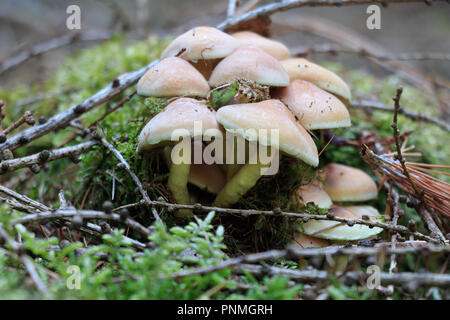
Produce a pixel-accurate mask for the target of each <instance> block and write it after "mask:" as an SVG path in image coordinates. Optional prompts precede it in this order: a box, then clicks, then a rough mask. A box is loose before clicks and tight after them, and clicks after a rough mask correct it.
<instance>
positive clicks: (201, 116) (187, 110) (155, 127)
mask: <svg viewBox="0 0 450 320" xmlns="http://www.w3.org/2000/svg"><path fill="white" fill-rule="evenodd" d="M195 121H200V122H201V125H202V132H200V133H199V134H203V133H204V132H205V130H207V129H217V130H219V125H218V123H217V121H216V117H215V112H214V111H211V110H210V109H209V108H208V107H207V106H206V104H205V102H202V101H198V100H195V99H191V98H179V99H177V100H175V101H173V102H171V103H170V104H168V105H167V106H166V107H165V109H164V110H163V111H162V112H160V113H158V114H157V115H156V116H154V117H153V118H152V119H151V120H150V121H149V122H148V123H147V124H146V126H145V127H144V129H142V131H141V133H140V134H139V138H138V148H137V151H138V152H140V151H142V150H146V149H151V148H154V147H156V146H159V145H160V144H162V143H164V142H169V141H171V136H172V133H173V131H174V130H176V129H186V130H188V132H189V134H190V135H191V136H192V137H195V136H196V135H198V133H196V132H194V123H195Z"/></svg>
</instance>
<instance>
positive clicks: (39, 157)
mask: <svg viewBox="0 0 450 320" xmlns="http://www.w3.org/2000/svg"><path fill="white" fill-rule="evenodd" d="M97 144H98V142H97V141H87V142H83V143H80V144H77V145H75V146H70V147H65V148H60V149H54V150H51V151H48V150H43V151H41V152H39V153H35V154H33V155H30V156H26V157H22V158H15V159H10V160H3V161H1V162H0V169H1V170H0V174H2V173H6V172H10V171H14V170H17V169H20V168H24V167H29V166H31V165H32V164H43V163H46V162H48V161H53V160H57V159H61V158H73V157H76V156H77V155H79V154H81V153H85V152H86V151H89V150H91V149H92V147H93V146H95V145H97Z"/></svg>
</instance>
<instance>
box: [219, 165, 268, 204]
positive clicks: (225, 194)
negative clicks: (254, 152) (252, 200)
mask: <svg viewBox="0 0 450 320" xmlns="http://www.w3.org/2000/svg"><path fill="white" fill-rule="evenodd" d="M236 166H238V165H236ZM265 166H266V165H263V164H261V163H260V162H258V163H256V164H246V165H244V166H243V167H242V168H241V169H240V170H239V171H238V172H237V173H236V174H235V175H234V176H233V178H231V180H229V181H228V182H227V184H226V185H225V187H223V189H222V190H221V191H220V192H219V194H218V195H217V197H216V199H215V200H214V202H213V206H215V207H222V208H227V207H230V206H232V205H233V204H235V203H236V202H238V201H239V199H240V198H241V197H242V196H243V195H244V194H246V193H247V191H249V190H250V189H251V188H252V187H253V186H254V185H255V184H256V182H258V180H259V178H260V177H261V169H262V168H264V167H265Z"/></svg>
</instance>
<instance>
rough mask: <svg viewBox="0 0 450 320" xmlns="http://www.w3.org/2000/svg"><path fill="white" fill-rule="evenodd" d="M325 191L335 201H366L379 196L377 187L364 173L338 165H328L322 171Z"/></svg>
mask: <svg viewBox="0 0 450 320" xmlns="http://www.w3.org/2000/svg"><path fill="white" fill-rule="evenodd" d="M321 177H322V178H323V180H324V181H325V183H324V186H323V190H325V192H326V193H328V195H329V196H330V198H331V200H333V201H366V200H371V199H375V198H376V197H377V195H378V191H377V185H376V184H375V182H374V181H373V180H372V178H371V177H370V176H369V175H368V174H367V173H365V172H364V171H362V170H360V169H357V168H352V167H349V166H345V165H343V164H338V163H330V164H328V165H327V166H326V167H325V168H324V169H323V171H322V173H321Z"/></svg>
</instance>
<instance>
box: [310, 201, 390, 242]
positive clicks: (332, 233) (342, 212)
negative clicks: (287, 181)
mask: <svg viewBox="0 0 450 320" xmlns="http://www.w3.org/2000/svg"><path fill="white" fill-rule="evenodd" d="M366 207H368V206H362V207H361V208H358V209H356V210H355V209H354V206H353V207H350V209H349V207H338V206H335V207H333V208H331V209H330V210H329V211H328V212H329V213H331V214H332V215H334V216H336V217H341V218H347V219H360V218H361V217H362V215H363V214H366V215H369V217H370V218H372V219H374V218H375V217H377V216H380V214H379V213H378V212H377V215H375V212H376V210H375V208H371V209H370V210H366V209H365V208H366ZM374 210H375V212H374ZM303 230H304V232H305V234H306V235H309V236H314V237H317V238H322V239H328V240H348V241H354V240H361V239H367V238H370V237H373V236H375V235H377V234H378V233H380V232H381V231H383V229H381V228H378V227H374V228H369V227H368V226H366V225H361V224H355V225H353V226H348V225H340V222H338V221H332V220H309V221H308V222H306V223H304V224H303Z"/></svg>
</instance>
